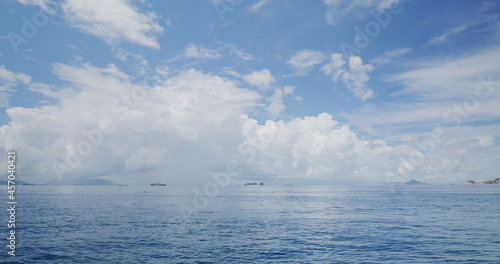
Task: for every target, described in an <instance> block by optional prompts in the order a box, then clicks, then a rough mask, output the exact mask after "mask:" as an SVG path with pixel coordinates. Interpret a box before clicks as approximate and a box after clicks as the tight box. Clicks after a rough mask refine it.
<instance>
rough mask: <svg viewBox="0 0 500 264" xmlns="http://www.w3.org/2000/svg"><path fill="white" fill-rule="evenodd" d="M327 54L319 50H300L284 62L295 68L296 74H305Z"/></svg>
mask: <svg viewBox="0 0 500 264" xmlns="http://www.w3.org/2000/svg"><path fill="white" fill-rule="evenodd" d="M326 58H327V56H326V55H325V54H324V53H323V52H321V51H315V50H309V49H306V50H301V51H298V52H296V53H295V54H294V55H293V56H292V57H291V58H290V59H289V60H288V61H287V62H286V63H287V64H289V65H290V66H291V67H292V68H294V69H295V71H296V73H295V74H296V75H307V74H308V73H309V71H310V70H311V68H312V67H314V66H315V65H317V64H320V63H322V62H323V61H324V60H325V59H326Z"/></svg>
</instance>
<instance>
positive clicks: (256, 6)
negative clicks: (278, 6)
mask: <svg viewBox="0 0 500 264" xmlns="http://www.w3.org/2000/svg"><path fill="white" fill-rule="evenodd" d="M269 1H270V0H259V2H257V3H255V4H254V5H253V6H251V7H250V12H251V13H255V12H258V11H259V10H260V9H261V8H262V7H263V6H265V5H267V4H269Z"/></svg>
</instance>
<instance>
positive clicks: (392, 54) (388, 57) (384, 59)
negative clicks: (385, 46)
mask: <svg viewBox="0 0 500 264" xmlns="http://www.w3.org/2000/svg"><path fill="white" fill-rule="evenodd" d="M410 51H411V48H401V49H395V50H390V51H386V52H384V54H382V55H380V56H378V57H376V58H375V59H373V60H371V62H372V63H374V64H378V65H381V64H386V63H389V62H392V59H393V58H396V57H399V56H401V55H404V54H406V53H408V52H410Z"/></svg>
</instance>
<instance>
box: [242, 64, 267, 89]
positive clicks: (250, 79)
mask: <svg viewBox="0 0 500 264" xmlns="http://www.w3.org/2000/svg"><path fill="white" fill-rule="evenodd" d="M243 80H245V81H246V82H247V83H249V84H250V85H253V86H257V87H258V88H259V89H260V90H267V89H269V88H270V87H271V84H272V83H273V82H274V77H273V76H272V75H271V72H270V71H269V70H268V69H264V70H262V71H253V72H251V73H249V74H247V75H244V76H243Z"/></svg>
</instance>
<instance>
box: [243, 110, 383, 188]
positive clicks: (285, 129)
mask: <svg viewBox="0 0 500 264" xmlns="http://www.w3.org/2000/svg"><path fill="white" fill-rule="evenodd" d="M243 118H244V120H245V124H244V129H243V134H244V135H245V141H244V142H243V143H242V144H241V145H240V147H239V149H240V151H241V152H243V153H246V152H245V151H246V150H248V149H249V148H254V149H256V150H257V151H258V152H257V154H256V155H255V157H254V159H253V160H252V161H251V162H250V163H249V164H248V170H249V171H250V172H253V173H255V174H256V175H276V176H277V177H279V178H302V179H304V178H306V179H307V178H309V179H311V178H312V179H314V178H315V179H324V180H336V181H344V182H348V181H351V182H352V181H356V180H361V179H366V180H368V181H371V182H377V181H379V182H380V181H381V180H382V179H383V176H382V175H383V169H384V165H383V164H384V162H385V160H387V158H388V156H389V155H390V153H391V150H392V148H391V147H389V146H387V145H386V144H385V142H383V141H380V140H375V141H367V140H361V139H359V138H358V137H357V136H356V134H355V133H354V132H352V131H351V130H350V128H349V127H348V126H337V125H338V122H337V121H335V120H333V119H332V117H331V116H330V115H329V114H326V113H322V114H319V115H318V116H313V117H305V118H296V119H293V120H291V121H289V122H284V121H281V120H280V121H277V122H275V121H271V120H268V121H266V123H265V124H264V125H259V124H258V123H257V121H256V120H253V119H249V118H248V117H246V116H245V117H243ZM248 157H249V158H251V157H252V156H251V155H248ZM363 167H369V168H370V171H369V172H367V173H356V171H359V170H361V169H362V168H363Z"/></svg>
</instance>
